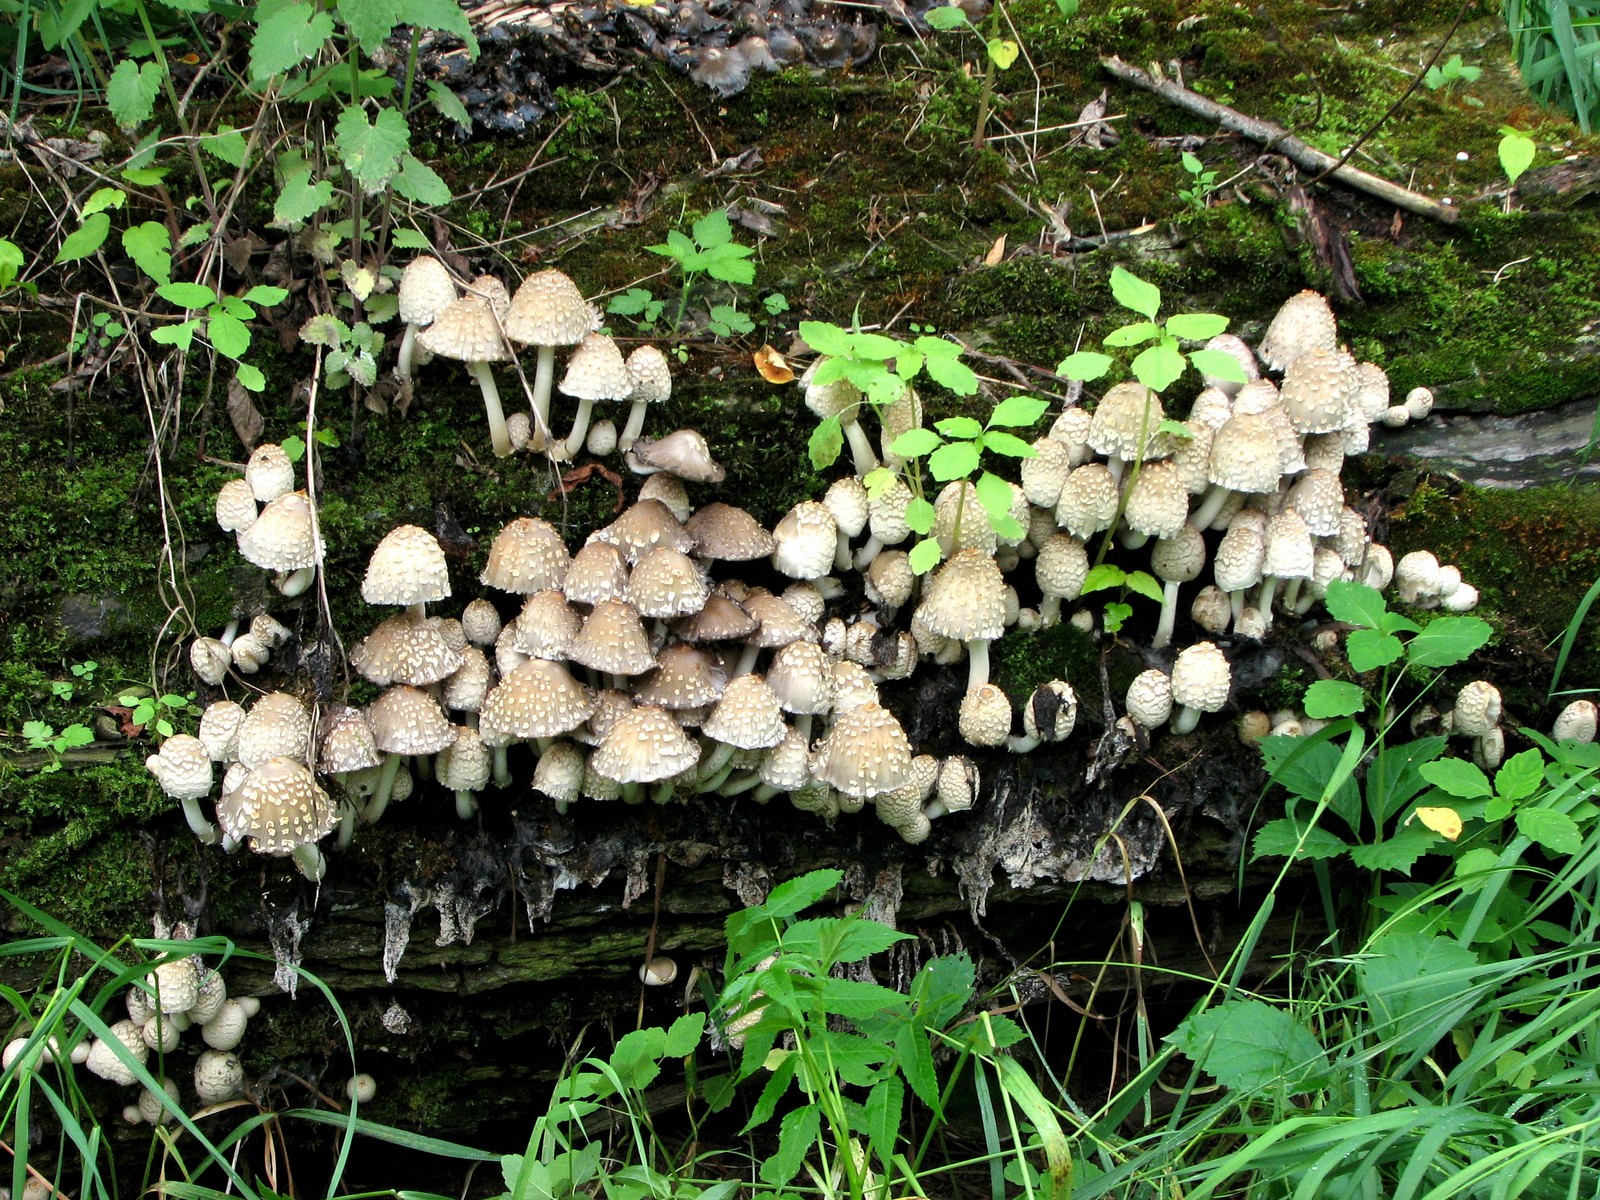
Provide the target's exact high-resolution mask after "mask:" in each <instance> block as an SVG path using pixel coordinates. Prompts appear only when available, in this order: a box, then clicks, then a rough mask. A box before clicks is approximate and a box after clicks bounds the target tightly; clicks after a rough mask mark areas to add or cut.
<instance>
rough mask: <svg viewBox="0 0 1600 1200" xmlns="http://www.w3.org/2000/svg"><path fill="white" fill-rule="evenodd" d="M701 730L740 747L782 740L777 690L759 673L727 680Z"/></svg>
mask: <svg viewBox="0 0 1600 1200" xmlns="http://www.w3.org/2000/svg"><path fill="white" fill-rule="evenodd" d="M799 644H802V645H804V644H806V643H799ZM701 731H702V732H703V733H704V734H705V735H706V736H707V737H711V738H715V739H716V740H717V741H719V742H725V743H727V744H728V745H730V746H736V747H738V748H739V749H740V750H765V749H767V748H769V747H771V746H776V745H777V744H778V743H779V742H781V741H782V740H783V735H784V733H785V732H786V731H787V727H786V726H785V725H784V722H783V710H782V708H781V706H780V705H779V703H778V696H777V693H776V692H774V691H773V690H772V688H771V687H770V686H769V685H768V684H767V681H766V680H765V679H763V678H761V676H759V675H752V674H746V675H740V676H737V677H736V678H734V679H731V680H729V681H728V686H727V687H726V688H725V689H724V690H723V693H722V698H721V699H720V700H718V701H717V704H716V707H715V708H713V709H712V710H711V715H710V716H708V717H707V718H706V720H705V724H704V725H702V726H701Z"/></svg>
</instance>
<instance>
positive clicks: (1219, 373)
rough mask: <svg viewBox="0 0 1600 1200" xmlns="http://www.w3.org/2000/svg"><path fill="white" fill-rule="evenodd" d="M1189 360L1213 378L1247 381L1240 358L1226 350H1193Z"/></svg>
mask: <svg viewBox="0 0 1600 1200" xmlns="http://www.w3.org/2000/svg"><path fill="white" fill-rule="evenodd" d="M1168 324H1169V325H1170V324H1171V322H1170V321H1169V322H1168ZM1189 361H1190V362H1191V363H1193V364H1194V369H1195V370H1196V371H1199V372H1200V374H1202V375H1206V376H1209V377H1211V378H1212V379H1226V380H1229V381H1230V382H1232V383H1244V382H1245V374H1244V368H1243V367H1242V366H1240V365H1239V360H1238V359H1237V358H1235V357H1234V356H1233V355H1231V354H1229V353H1228V352H1227V351H1226V350H1191V351H1189Z"/></svg>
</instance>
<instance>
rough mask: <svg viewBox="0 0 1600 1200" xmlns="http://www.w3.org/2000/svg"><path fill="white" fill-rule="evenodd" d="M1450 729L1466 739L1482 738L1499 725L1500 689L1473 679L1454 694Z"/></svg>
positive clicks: (1483, 681)
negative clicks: (1454, 699)
mask: <svg viewBox="0 0 1600 1200" xmlns="http://www.w3.org/2000/svg"><path fill="white" fill-rule="evenodd" d="M1451 711H1452V721H1451V728H1452V729H1454V731H1455V732H1456V733H1460V734H1464V735H1466V736H1467V737H1482V736H1483V735H1484V734H1486V733H1488V732H1489V730H1491V729H1493V728H1494V727H1495V726H1496V725H1498V724H1499V723H1500V711H1501V703H1500V689H1499V688H1497V687H1495V686H1494V684H1492V683H1488V682H1486V681H1485V680H1482V679H1475V680H1473V681H1472V682H1471V683H1469V684H1467V685H1466V686H1465V687H1463V688H1462V689H1461V690H1460V691H1459V692H1457V693H1456V704H1455V708H1454V709H1453V710H1451Z"/></svg>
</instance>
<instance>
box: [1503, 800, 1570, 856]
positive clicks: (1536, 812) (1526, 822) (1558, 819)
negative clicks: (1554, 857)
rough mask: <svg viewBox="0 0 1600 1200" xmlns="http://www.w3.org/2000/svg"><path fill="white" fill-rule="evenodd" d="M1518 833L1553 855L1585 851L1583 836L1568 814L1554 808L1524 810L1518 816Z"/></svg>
mask: <svg viewBox="0 0 1600 1200" xmlns="http://www.w3.org/2000/svg"><path fill="white" fill-rule="evenodd" d="M1516 822H1517V832H1518V833H1520V834H1521V835H1522V836H1523V837H1525V838H1529V839H1531V840H1532V841H1535V842H1538V843H1539V845H1541V846H1543V847H1544V848H1545V849H1546V850H1548V851H1550V853H1552V854H1576V853H1577V852H1578V851H1579V850H1581V849H1583V835H1582V834H1581V833H1579V832H1578V825H1577V822H1575V821H1574V820H1573V819H1572V818H1571V817H1569V816H1567V814H1566V813H1560V812H1556V811H1555V810H1554V809H1552V808H1524V809H1520V810H1519V811H1518V812H1517V815H1516Z"/></svg>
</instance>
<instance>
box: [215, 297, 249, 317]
mask: <svg viewBox="0 0 1600 1200" xmlns="http://www.w3.org/2000/svg"><path fill="white" fill-rule="evenodd" d="M217 306H218V307H219V308H221V309H222V311H223V312H225V313H227V314H228V315H229V316H230V317H238V318H239V320H241V321H250V320H253V319H254V318H255V315H256V310H255V309H253V308H251V307H250V305H248V304H246V303H245V302H244V301H243V300H241V299H239V297H238V296H223V297H221V298H219V299H218V301H217Z"/></svg>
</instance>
